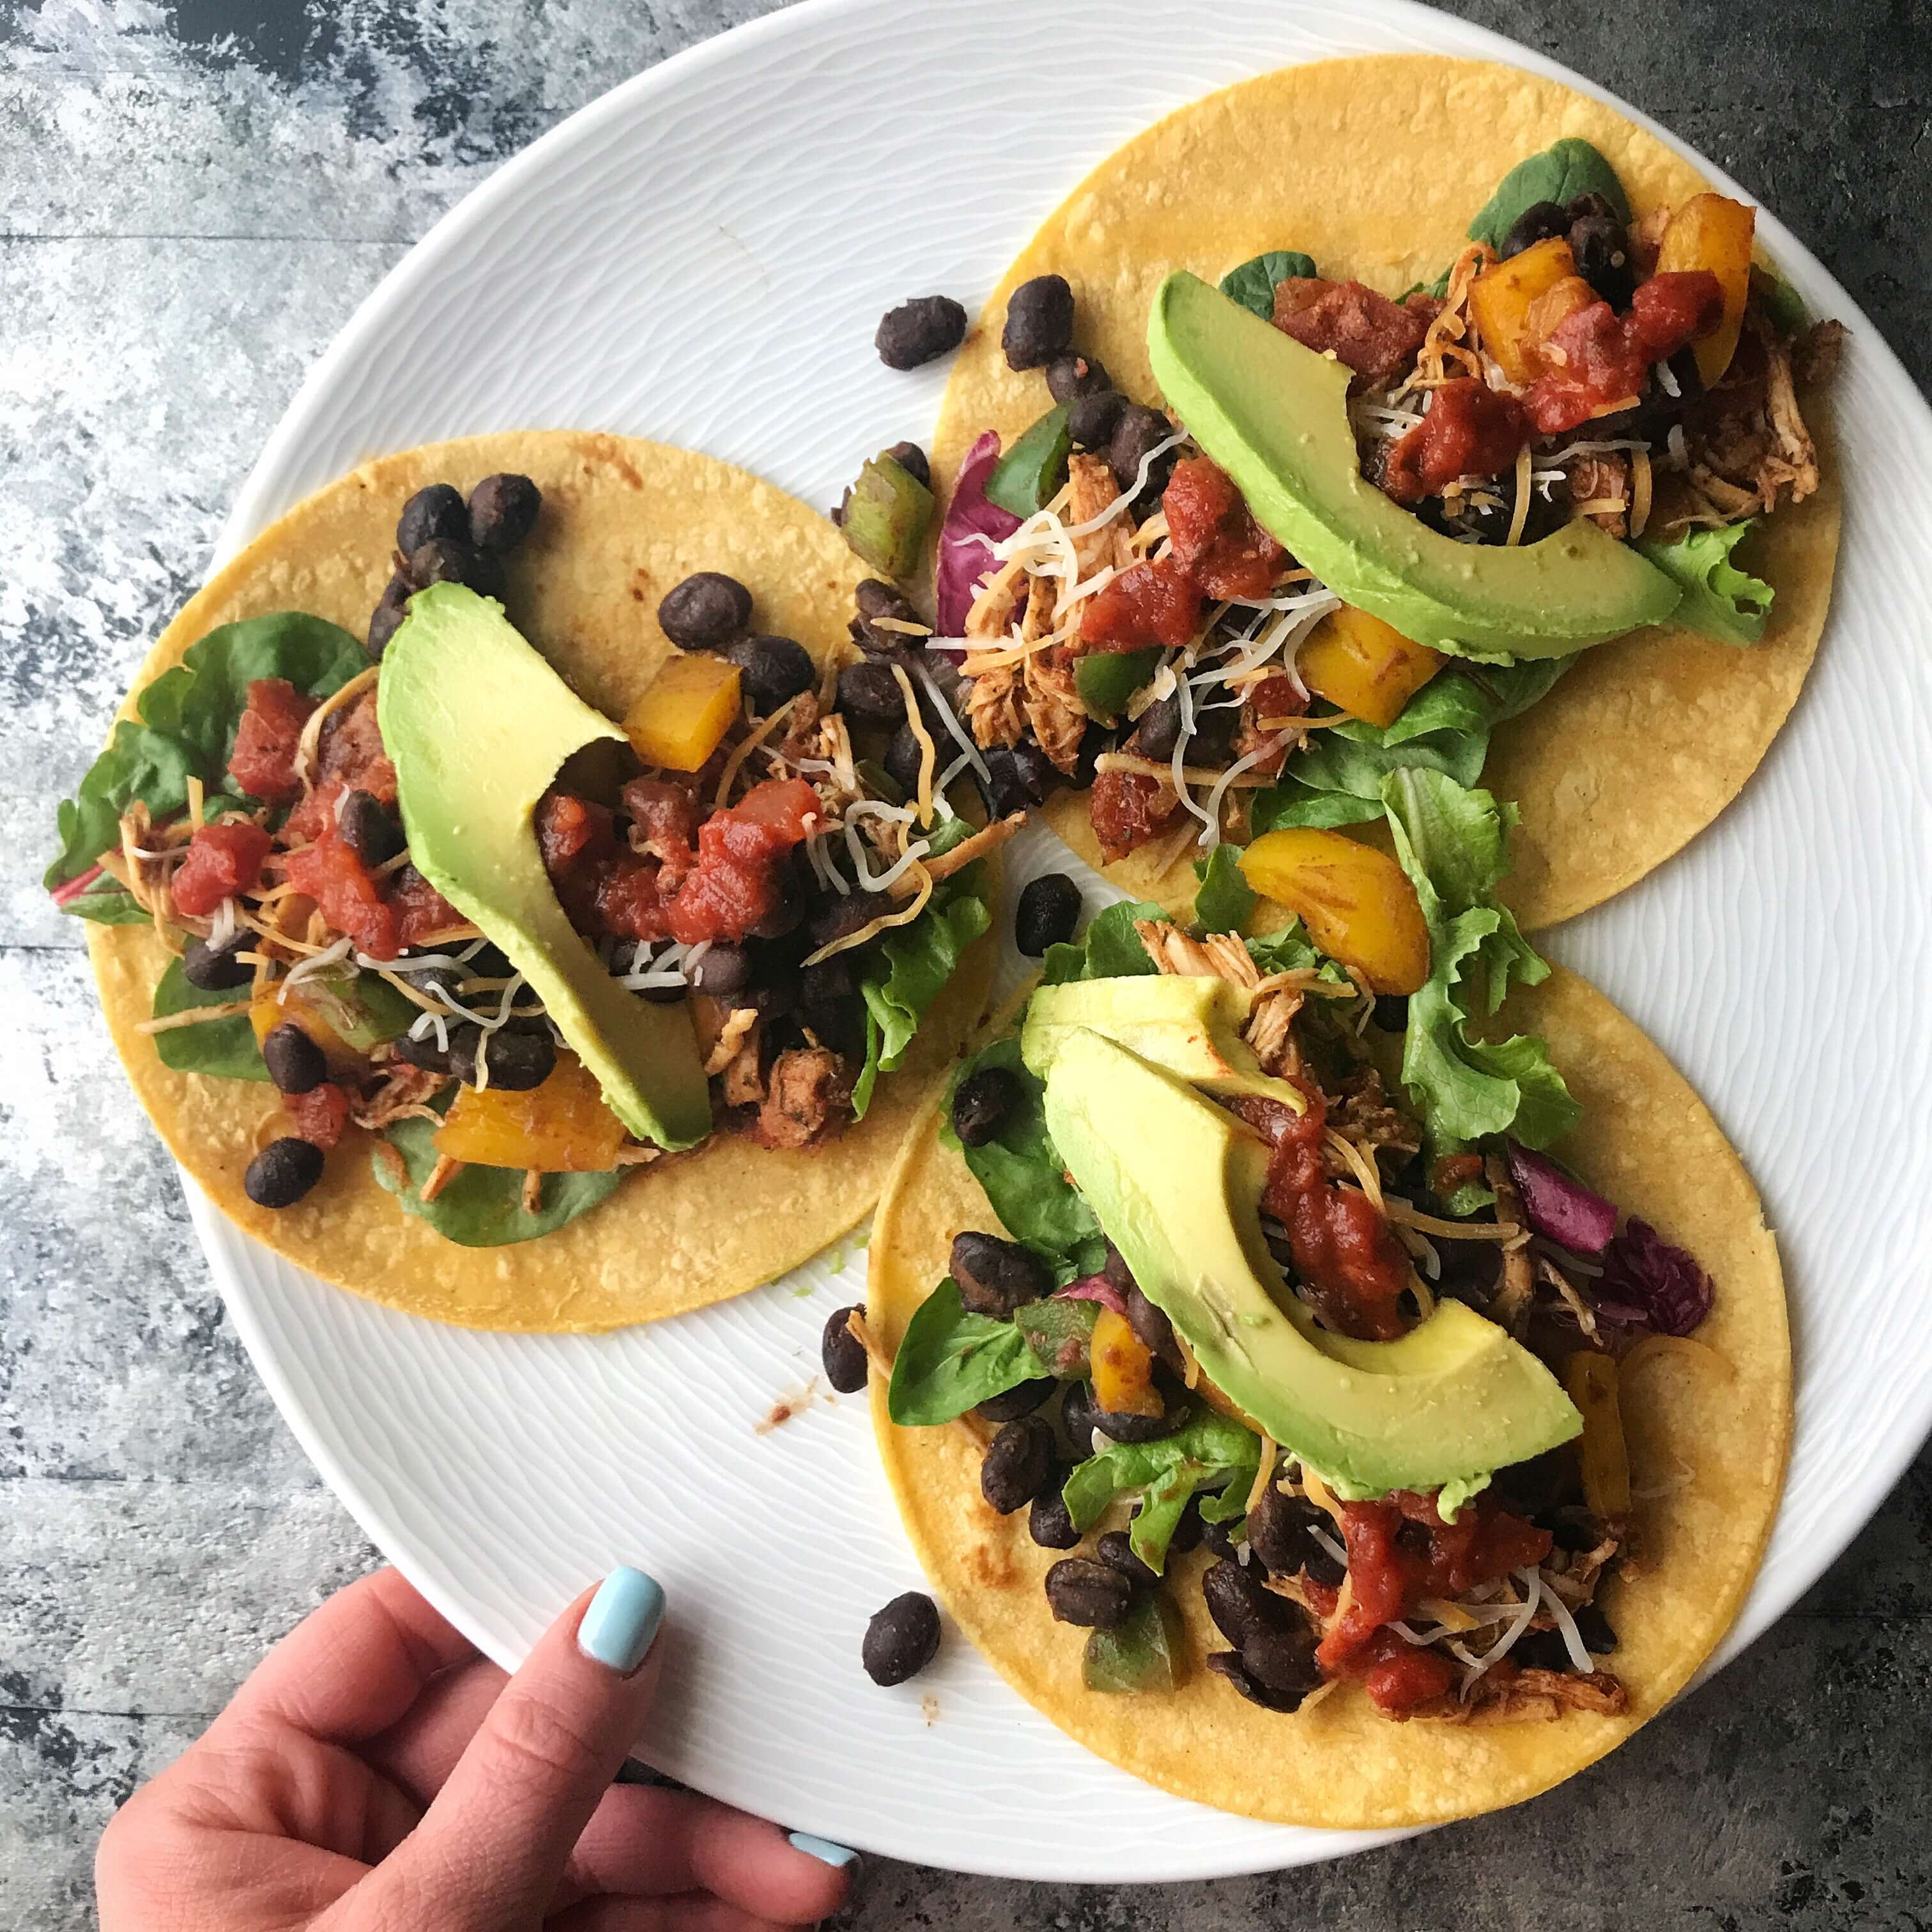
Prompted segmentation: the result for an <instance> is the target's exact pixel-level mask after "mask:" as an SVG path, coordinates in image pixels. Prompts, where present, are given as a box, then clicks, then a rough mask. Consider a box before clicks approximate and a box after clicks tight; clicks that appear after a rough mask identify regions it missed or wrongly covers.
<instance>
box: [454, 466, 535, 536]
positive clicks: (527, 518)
mask: <svg viewBox="0 0 1932 1932" xmlns="http://www.w3.org/2000/svg"><path fill="white" fill-rule="evenodd" d="M542 507H543V492H542V491H541V490H539V489H538V487H537V486H536V485H535V484H534V483H532V481H530V479H529V478H528V477H527V476H519V475H517V473H516V472H515V471H514V470H511V469H502V470H499V471H498V472H497V473H496V475H493V476H486V477H484V479H483V480H482V481H481V482H480V483H479V484H477V486H476V487H475V489H473V490H471V491H470V493H469V541H471V542H472V544H475V546H476V547H477V548H478V550H495V551H496V552H498V553H502V552H503V551H505V550H514V549H515V548H516V547H517V544H520V543H521V542H522V541H523V539H524V538H526V536H528V535H529V533H530V532H531V531H532V529H535V527H536V520H537V512H538V510H540V509H541V508H542Z"/></svg>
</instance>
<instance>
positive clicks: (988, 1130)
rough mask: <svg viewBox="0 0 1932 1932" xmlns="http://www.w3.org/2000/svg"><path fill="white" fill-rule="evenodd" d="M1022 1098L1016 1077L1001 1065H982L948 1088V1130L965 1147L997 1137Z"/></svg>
mask: <svg viewBox="0 0 1932 1932" xmlns="http://www.w3.org/2000/svg"><path fill="white" fill-rule="evenodd" d="M1021 1098H1022V1089H1021V1087H1020V1083H1019V1076H1018V1075H1017V1074H1016V1073H1013V1072H1012V1071H1011V1070H1010V1069H1009V1068H1007V1067H981V1068H980V1070H979V1071H978V1072H977V1073H969V1074H968V1075H967V1076H966V1078H965V1079H963V1080H962V1081H961V1082H960V1083H959V1085H958V1086H956V1088H953V1132H954V1133H956V1134H957V1135H958V1136H959V1138H960V1140H961V1141H962V1142H963V1143H964V1144H965V1145H966V1146H968V1147H984V1146H985V1145H986V1143H987V1142H989V1141H990V1140H993V1139H997V1138H998V1135H999V1132H1000V1130H1001V1128H1002V1127H1004V1126H1005V1125H1006V1124H1007V1121H1009V1120H1010V1119H1011V1118H1013V1109H1015V1108H1016V1107H1017V1106H1019V1103H1020V1100H1021Z"/></svg>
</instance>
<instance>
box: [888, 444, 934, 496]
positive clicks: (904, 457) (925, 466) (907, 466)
mask: <svg viewBox="0 0 1932 1932" xmlns="http://www.w3.org/2000/svg"><path fill="white" fill-rule="evenodd" d="M886 455H888V456H889V457H890V458H892V460H893V461H894V462H895V463H897V464H898V466H899V467H900V468H901V469H903V470H904V472H906V474H907V475H908V476H910V477H911V478H913V481H915V482H919V483H923V484H925V485H926V487H927V488H928V489H929V490H930V489H931V488H932V464H931V463H929V461H928V460H926V452H925V451H924V450H922V449H920V448H919V445H918V444H917V443H894V444H893V445H892V447H891V448H890V449H888V450H887V451H886Z"/></svg>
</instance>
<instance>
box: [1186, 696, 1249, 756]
mask: <svg viewBox="0 0 1932 1932" xmlns="http://www.w3.org/2000/svg"><path fill="white" fill-rule="evenodd" d="M1240 723H1241V707H1240V706H1238V705H1235V704H1214V705H1196V706H1195V710H1194V736H1193V737H1192V738H1191V739H1189V740H1188V744H1187V758H1188V762H1189V763H1190V764H1196V765H1220V764H1225V763H1226V762H1227V760H1228V759H1229V757H1230V755H1231V754H1232V751H1233V750H1234V744H1235V727H1236V726H1238V724H1240Z"/></svg>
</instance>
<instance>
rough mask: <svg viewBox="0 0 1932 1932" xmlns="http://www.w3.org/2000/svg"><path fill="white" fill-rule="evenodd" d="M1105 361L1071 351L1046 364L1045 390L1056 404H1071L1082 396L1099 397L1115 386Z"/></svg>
mask: <svg viewBox="0 0 1932 1932" xmlns="http://www.w3.org/2000/svg"><path fill="white" fill-rule="evenodd" d="M1113 386H1114V385H1113V380H1112V377H1109V375H1108V374H1107V366H1106V364H1105V363H1104V362H1093V361H1090V360H1089V359H1088V358H1087V357H1086V356H1082V355H1079V354H1078V353H1076V351H1074V350H1068V351H1067V353H1066V354H1065V355H1064V356H1055V358H1054V359H1053V360H1052V362H1049V364H1048V365H1046V392H1047V394H1048V395H1050V396H1051V397H1052V398H1053V400H1054V401H1055V402H1056V403H1070V402H1072V401H1073V400H1074V399H1075V398H1076V397H1079V396H1097V395H1102V394H1103V393H1105V392H1107V391H1109V390H1111V389H1112V388H1113Z"/></svg>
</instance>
